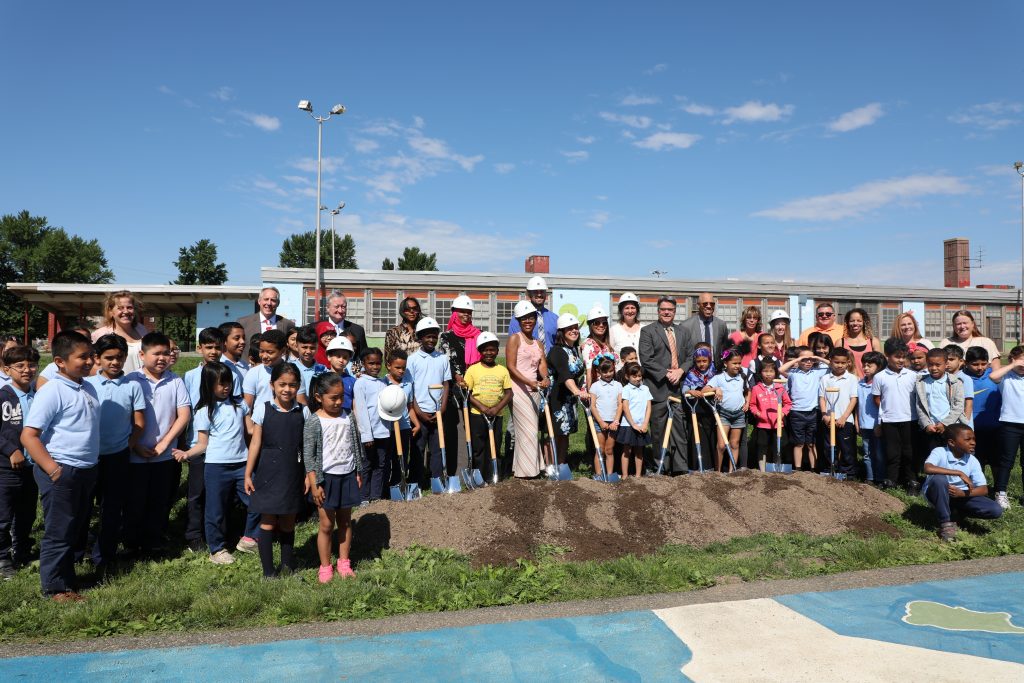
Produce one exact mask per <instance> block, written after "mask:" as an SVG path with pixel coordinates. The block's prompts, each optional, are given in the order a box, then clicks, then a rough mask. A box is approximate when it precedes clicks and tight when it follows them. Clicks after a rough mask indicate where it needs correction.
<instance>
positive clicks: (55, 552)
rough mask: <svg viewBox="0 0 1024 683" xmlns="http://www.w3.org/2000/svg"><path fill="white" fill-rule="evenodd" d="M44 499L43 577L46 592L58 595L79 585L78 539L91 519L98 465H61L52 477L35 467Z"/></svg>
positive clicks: (41, 573) (40, 567)
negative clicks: (58, 475)
mask: <svg viewBox="0 0 1024 683" xmlns="http://www.w3.org/2000/svg"><path fill="white" fill-rule="evenodd" d="M32 469H33V474H34V475H35V479H36V485H37V486H39V494H40V497H41V498H42V502H43V520H44V522H43V524H44V526H43V541H42V543H40V544H39V580H40V582H41V583H42V587H43V593H44V594H46V595H55V594H57V593H65V592H67V591H69V590H73V589H74V588H75V557H74V555H75V541H76V540H77V539H78V534H79V531H80V529H81V528H82V525H83V524H87V523H88V522H89V518H88V514H89V502H90V501H91V500H92V491H93V488H94V487H95V486H96V477H97V471H96V468H95V467H88V468H83V467H72V466H71V465H61V470H62V471H61V475H60V478H59V479H57V481H51V480H50V477H49V476H47V474H46V472H43V470H42V468H41V467H33V468H32Z"/></svg>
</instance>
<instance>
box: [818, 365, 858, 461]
mask: <svg viewBox="0 0 1024 683" xmlns="http://www.w3.org/2000/svg"><path fill="white" fill-rule="evenodd" d="M851 356H852V354H851V353H850V352H849V351H848V350H847V349H844V348H842V347H840V348H837V349H834V350H833V351H832V355H831V356H830V357H829V372H828V374H827V375H825V376H824V377H822V378H821V382H820V383H819V385H818V386H819V389H818V409H819V410H820V411H821V413H822V415H824V416H825V417H824V419H823V423H824V426H825V428H826V429H825V447H826V448H832V449H833V450H838V451H839V467H838V468H836V469H837V471H838V472H839V473H841V474H845V475H846V476H847V477H852V476H853V475H854V474H856V471H857V429H856V427H855V426H854V419H853V413H854V410H856V408H857V376H856V375H854V374H853V373H852V372H850V371H849V367H850V364H851V363H852V361H853V358H852V357H851ZM829 389H836V390H838V391H837V392H829ZM833 422H834V423H835V427H836V443H835V444H832V443H830V442H829V437H830V436H831V434H830V432H831V429H830V427H831V425H832V423H833ZM822 469H823V470H824V465H823V466H822Z"/></svg>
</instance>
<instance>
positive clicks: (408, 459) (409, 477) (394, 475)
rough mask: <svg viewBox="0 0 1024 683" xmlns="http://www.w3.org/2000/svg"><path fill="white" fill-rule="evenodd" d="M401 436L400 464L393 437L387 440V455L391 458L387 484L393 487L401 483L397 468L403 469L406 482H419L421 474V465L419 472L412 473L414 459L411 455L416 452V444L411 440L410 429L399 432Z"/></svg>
mask: <svg viewBox="0 0 1024 683" xmlns="http://www.w3.org/2000/svg"><path fill="white" fill-rule="evenodd" d="M401 435H402V456H403V458H402V460H403V461H402V462H399V460H398V449H397V448H396V447H395V439H394V437H392V438H390V439H388V442H389V443H390V445H389V447H388V454H389V456H390V458H391V478H390V480H389V481H388V482H387V483H388V485H389V486H395V485H397V484H400V483H401V482H402V470H401V469H399V468H405V479H406V481H407V482H413V483H416V482H418V481H419V475H420V473H421V472H422V464H421V467H420V470H418V471H414V470H415V466H416V458H415V456H414V455H413V453H414V451H415V450H416V443H415V441H414V439H413V438H412V430H411V429H403V430H401Z"/></svg>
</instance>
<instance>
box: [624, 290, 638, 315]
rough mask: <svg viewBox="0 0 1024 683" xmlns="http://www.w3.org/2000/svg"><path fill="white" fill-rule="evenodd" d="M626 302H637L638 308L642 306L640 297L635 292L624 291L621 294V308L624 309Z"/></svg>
mask: <svg viewBox="0 0 1024 683" xmlns="http://www.w3.org/2000/svg"><path fill="white" fill-rule="evenodd" d="M625 304H636V307H637V308H640V299H638V298H637V296H636V294H634V293H633V292H623V293H622V294H621V295H620V296H619V310H620V311H621V310H622V307H623V305H625Z"/></svg>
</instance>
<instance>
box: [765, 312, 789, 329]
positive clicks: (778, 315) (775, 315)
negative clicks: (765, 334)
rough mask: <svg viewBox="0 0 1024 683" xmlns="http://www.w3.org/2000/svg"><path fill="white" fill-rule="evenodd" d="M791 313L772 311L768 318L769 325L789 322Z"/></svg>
mask: <svg viewBox="0 0 1024 683" xmlns="http://www.w3.org/2000/svg"><path fill="white" fill-rule="evenodd" d="M789 319H790V318H789V313H786V312H785V311H784V310H782V309H781V308H779V309H776V310H774V311H772V315H771V317H770V318H768V324H769V325H771V324H772V323H774V322H775V321H776V320H789Z"/></svg>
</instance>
